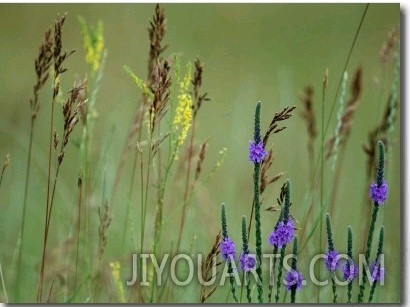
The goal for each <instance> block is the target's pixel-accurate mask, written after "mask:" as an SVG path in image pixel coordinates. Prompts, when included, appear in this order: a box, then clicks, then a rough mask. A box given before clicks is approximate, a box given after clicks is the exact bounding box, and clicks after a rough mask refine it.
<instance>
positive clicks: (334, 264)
mask: <svg viewBox="0 0 410 307" xmlns="http://www.w3.org/2000/svg"><path fill="white" fill-rule="evenodd" d="M339 258H340V257H339V253H338V252H337V250H332V251H329V252H327V254H326V255H325V265H326V268H327V270H328V271H330V272H334V271H336V269H337V268H338V267H339Z"/></svg>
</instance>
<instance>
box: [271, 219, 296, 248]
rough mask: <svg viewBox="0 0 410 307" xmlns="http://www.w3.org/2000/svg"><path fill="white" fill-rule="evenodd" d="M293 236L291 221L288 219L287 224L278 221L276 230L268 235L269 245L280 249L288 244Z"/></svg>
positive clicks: (293, 227) (293, 229)
mask: <svg viewBox="0 0 410 307" xmlns="http://www.w3.org/2000/svg"><path fill="white" fill-rule="evenodd" d="M294 236H295V226H294V224H293V220H292V219H289V220H288V222H287V224H285V223H284V222H283V221H280V222H279V224H278V227H277V228H276V230H274V231H272V233H271V234H270V236H269V243H270V244H272V245H274V246H277V247H278V248H282V246H283V245H285V244H288V243H290V242H291V241H292V239H293V237H294Z"/></svg>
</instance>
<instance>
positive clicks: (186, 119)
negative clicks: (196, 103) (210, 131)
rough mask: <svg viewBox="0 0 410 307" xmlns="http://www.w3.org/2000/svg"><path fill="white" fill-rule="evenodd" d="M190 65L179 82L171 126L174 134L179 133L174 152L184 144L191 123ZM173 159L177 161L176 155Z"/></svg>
mask: <svg viewBox="0 0 410 307" xmlns="http://www.w3.org/2000/svg"><path fill="white" fill-rule="evenodd" d="M191 66H192V65H191V63H188V65H187V73H186V75H185V77H184V79H183V80H182V81H181V82H180V88H179V94H178V105H177V108H176V111H175V117H174V120H173V124H174V126H175V132H176V133H179V134H178V138H177V140H176V146H177V149H176V151H177V152H178V148H179V147H180V146H181V145H182V144H183V143H184V141H185V139H186V138H187V136H188V131H189V128H190V127H191V122H192V98H191V95H190V94H189V85H190V83H191ZM175 159H176V160H177V159H178V155H177V154H176V155H175Z"/></svg>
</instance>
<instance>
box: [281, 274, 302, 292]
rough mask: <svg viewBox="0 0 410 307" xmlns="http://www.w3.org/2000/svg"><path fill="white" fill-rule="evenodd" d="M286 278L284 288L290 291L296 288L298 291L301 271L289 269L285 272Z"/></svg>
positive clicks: (300, 284)
mask: <svg viewBox="0 0 410 307" xmlns="http://www.w3.org/2000/svg"><path fill="white" fill-rule="evenodd" d="M285 280H286V283H285V284H286V290H288V291H291V290H292V289H294V288H296V290H297V291H299V290H300V289H301V288H302V281H303V276H302V273H300V272H298V271H295V270H291V271H289V272H287V273H286V276H285Z"/></svg>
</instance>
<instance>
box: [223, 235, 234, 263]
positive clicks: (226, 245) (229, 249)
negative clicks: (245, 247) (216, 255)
mask: <svg viewBox="0 0 410 307" xmlns="http://www.w3.org/2000/svg"><path fill="white" fill-rule="evenodd" d="M220 247H221V256H222V260H224V261H225V260H227V259H231V258H235V243H234V242H233V241H232V240H231V239H230V238H229V237H226V238H224V239H223V241H222V242H221V245H220Z"/></svg>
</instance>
